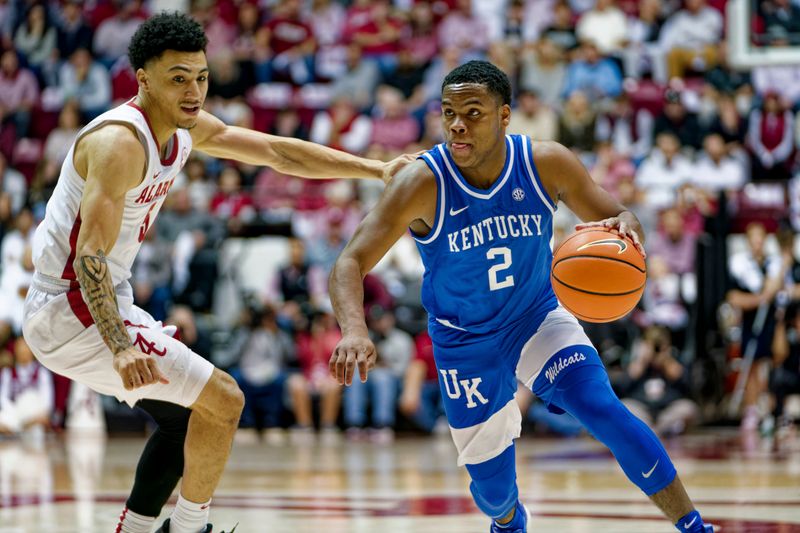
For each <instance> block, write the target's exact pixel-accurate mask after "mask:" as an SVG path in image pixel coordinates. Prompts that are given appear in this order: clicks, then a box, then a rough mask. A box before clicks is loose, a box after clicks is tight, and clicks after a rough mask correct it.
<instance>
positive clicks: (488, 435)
mask: <svg viewBox="0 0 800 533" xmlns="http://www.w3.org/2000/svg"><path fill="white" fill-rule="evenodd" d="M432 327H435V326H432ZM440 327H444V326H440ZM450 338H453V339H454V340H453V342H448V343H447V344H446V345H443V344H437V343H434V347H433V355H434V359H435V360H436V367H437V370H438V372H439V387H440V389H441V391H442V398H443V400H444V407H445V413H446V415H447V420H448V423H449V424H450V431H451V434H452V437H453V441H454V442H455V445H456V448H457V449H458V464H459V465H460V466H463V465H467V464H478V463H483V462H485V461H488V460H489V459H492V458H494V457H496V456H498V455H499V454H500V453H502V452H503V450H505V449H506V448H508V447H509V446H510V445H511V444H512V443H513V441H514V439H515V438H517V437H519V435H520V430H521V426H522V416H521V414H520V411H519V407H518V406H517V403H516V401H515V400H514V394H515V393H516V391H517V383H518V382H519V383H523V384H524V385H525V386H526V387H527V388H528V389H530V388H531V387H532V385H533V382H534V381H535V380H536V378H537V377H539V375H540V374H542V373H543V372H544V373H545V375H547V376H548V379H550V378H552V380H550V381H551V383H552V382H553V381H555V378H556V377H557V375H558V374H560V373H562V372H565V371H568V370H569V369H570V367H572V368H578V367H581V366H599V369H598V370H600V371H603V372H604V371H605V370H604V369H603V364H602V362H601V361H600V359H599V358H598V357H597V352H596V350H594V348H593V347H592V345H591V342H590V341H589V338H588V337H587V336H586V333H584V331H583V328H581V326H580V324H579V323H578V321H577V320H576V319H575V317H574V316H573V315H572V314H570V313H569V312H568V311H566V310H565V309H564V308H563V307H561V306H558V307H556V308H555V309H553V310H552V311H550V312H549V313H547V314H546V315H544V317H541V318H538V320H537V319H536V318H533V319H531V320H530V321H524V320H523V321H520V322H519V323H517V324H515V325H514V326H513V327H509V328H506V329H505V330H503V331H502V332H498V333H497V334H494V335H469V334H466V333H465V334H463V335H460V336H450ZM581 346H585V347H586V349H585V350H583V351H581V349H580V347H581ZM569 347H575V348H576V349H575V350H574V353H570V354H567V355H562V356H561V357H559V358H556V359H557V360H554V361H553V362H550V364H549V365H547V368H545V365H546V364H547V363H548V361H549V360H550V359H551V358H552V357H553V356H554V355H555V354H557V353H559V352H561V351H563V350H565V349H566V348H569ZM570 351H572V350H570ZM554 363H555V367H554V368H552V367H553V364H554ZM548 372H549V373H550V374H547V373H548ZM543 399H544V400H545V403H548V401H547V399H546V398H543ZM548 407H551V409H553V410H557V407H556V406H549V405H548Z"/></svg>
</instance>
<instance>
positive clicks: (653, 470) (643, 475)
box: [642, 459, 661, 479]
mask: <svg viewBox="0 0 800 533" xmlns="http://www.w3.org/2000/svg"><path fill="white" fill-rule="evenodd" d="M660 460H661V459H658V460H657V461H656V464H654V465H653V468H651V469H650V471H649V472H647V473H646V474H645V473H644V472H642V477H643V478H645V479H648V478H649V477H650V476H652V475H653V472H655V470H656V467H657V466H658V461H660Z"/></svg>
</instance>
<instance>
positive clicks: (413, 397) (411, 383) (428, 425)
mask: <svg viewBox="0 0 800 533" xmlns="http://www.w3.org/2000/svg"><path fill="white" fill-rule="evenodd" d="M414 345H415V348H416V349H415V352H414V358H413V359H412V360H411V362H410V363H409V364H408V368H407V369H406V373H405V376H404V377H403V385H402V387H401V389H402V391H403V392H402V394H401V395H400V401H399V402H398V407H399V408H400V412H401V413H403V414H404V415H405V416H407V417H408V418H410V419H411V420H412V421H413V422H414V423H415V424H416V425H417V426H418V427H419V428H420V429H422V430H423V431H426V432H428V433H432V432H433V431H434V429H436V428H437V426H439V427H443V428H447V422H446V420H445V419H444V404H443V402H442V394H441V392H439V372H438V371H437V370H436V363H435V362H434V360H433V343H432V342H431V338H430V335H428V332H427V331H425V330H423V331H422V332H421V333H420V334H419V335H417V337H416V338H415V339H414Z"/></svg>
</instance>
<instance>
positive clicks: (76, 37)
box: [57, 0, 93, 59]
mask: <svg viewBox="0 0 800 533" xmlns="http://www.w3.org/2000/svg"><path fill="white" fill-rule="evenodd" d="M92 36H93V34H92V28H91V27H90V26H89V25H88V24H87V23H86V20H85V19H84V17H83V2H81V1H80V0H67V1H65V2H64V4H63V7H62V8H61V18H60V20H59V21H58V41H57V42H58V47H57V50H58V54H59V57H60V58H61V59H66V58H68V57H70V56H71V55H72V53H73V52H75V50H77V49H78V48H86V49H87V50H91V48H92Z"/></svg>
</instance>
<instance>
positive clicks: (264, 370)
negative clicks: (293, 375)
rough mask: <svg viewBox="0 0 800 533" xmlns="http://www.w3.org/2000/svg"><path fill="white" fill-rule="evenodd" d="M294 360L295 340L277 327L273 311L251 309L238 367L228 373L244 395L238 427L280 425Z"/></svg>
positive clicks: (271, 427) (260, 427) (267, 308)
mask: <svg viewBox="0 0 800 533" xmlns="http://www.w3.org/2000/svg"><path fill="white" fill-rule="evenodd" d="M294 360H295V346H294V343H293V342H292V338H291V337H290V336H289V335H288V334H286V332H284V331H282V330H281V329H279V328H278V323H277V322H276V320H275V310H274V309H272V308H271V307H269V306H267V307H265V308H264V309H262V310H260V311H253V312H252V321H251V323H250V334H249V335H248V337H247V341H246V342H245V344H244V347H243V349H242V352H241V357H240V358H239V362H238V364H237V366H236V367H234V368H233V369H232V370H231V372H230V374H231V376H233V378H234V379H235V380H236V382H237V383H238V384H239V387H241V389H242V392H243V393H244V397H245V408H244V411H243V412H242V418H241V421H240V422H239V425H240V426H241V427H243V428H255V429H256V430H261V429H268V430H269V429H273V428H279V426H280V422H281V413H282V411H283V406H284V402H283V397H284V390H285V386H286V380H287V379H288V378H289V372H288V366H289V364H290V363H292V362H293V361H294Z"/></svg>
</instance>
